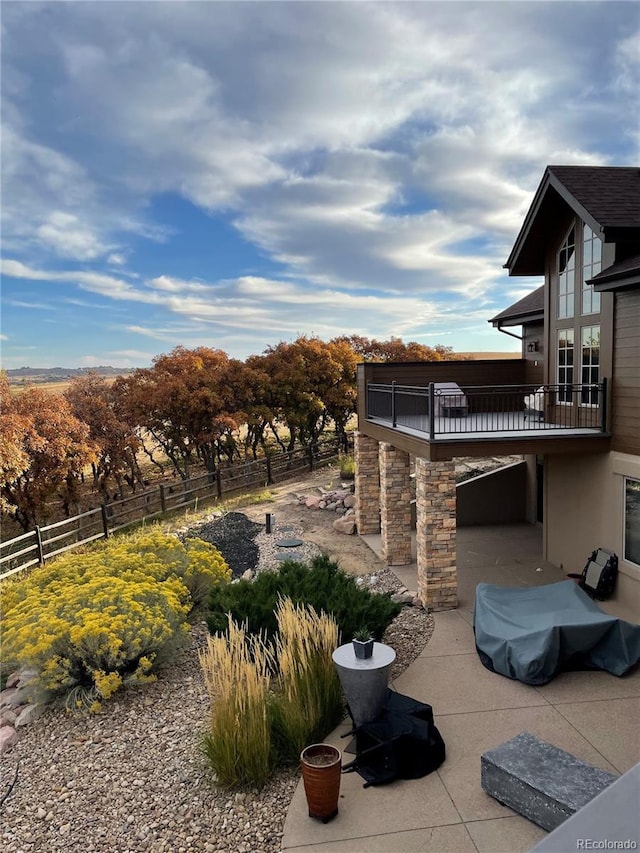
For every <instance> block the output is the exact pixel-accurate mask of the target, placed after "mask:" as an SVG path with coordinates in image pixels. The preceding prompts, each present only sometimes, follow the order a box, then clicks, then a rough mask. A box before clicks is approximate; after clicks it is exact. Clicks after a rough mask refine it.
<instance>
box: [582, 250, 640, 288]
mask: <svg viewBox="0 0 640 853" xmlns="http://www.w3.org/2000/svg"><path fill="white" fill-rule="evenodd" d="M588 283H589V284H593V286H594V287H595V289H596V290H600V291H602V290H618V289H619V288H621V287H630V286H632V285H635V286H638V285H640V255H634V256H633V257H632V258H625V259H624V260H623V261H618V262H617V263H615V264H612V265H611V266H610V267H607V268H606V270H603V271H602V272H601V273H598V275H597V276H595V277H594V278H592V279H591V280H590V281H589V282H588Z"/></svg>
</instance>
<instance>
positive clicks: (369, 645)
mask: <svg viewBox="0 0 640 853" xmlns="http://www.w3.org/2000/svg"><path fill="white" fill-rule="evenodd" d="M352 642H353V650H354V652H355V653H356V657H357V658H358V659H359V660H367V659H368V658H370V657H371V655H372V654H373V637H372V636H371V632H370V631H369V629H368V628H367V627H365V626H363V627H361V628H358V630H357V631H356V632H355V634H354V635H353V641H352Z"/></svg>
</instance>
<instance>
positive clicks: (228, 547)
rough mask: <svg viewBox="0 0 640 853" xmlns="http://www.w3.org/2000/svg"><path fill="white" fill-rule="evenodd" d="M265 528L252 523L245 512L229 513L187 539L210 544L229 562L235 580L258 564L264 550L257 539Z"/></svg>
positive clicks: (194, 531) (201, 526) (192, 530)
mask: <svg viewBox="0 0 640 853" xmlns="http://www.w3.org/2000/svg"><path fill="white" fill-rule="evenodd" d="M262 530H264V526H263V525H262V524H257V523H256V522H255V521H251V520H250V519H249V518H247V516H246V515H244V514H243V513H241V512H228V513H227V514H226V515H223V516H221V517H220V518H218V519H216V520H215V521H208V522H205V524H202V525H199V526H198V527H194V528H192V529H191V530H190V531H189V533H188V534H187V536H197V537H198V538H199V539H204V541H205V542H210V543H211V544H212V545H215V547H216V548H217V549H218V551H220V553H221V554H222V556H223V557H224V558H225V560H226V561H227V564H228V566H229V568H230V569H231V571H232V573H233V576H234V578H238V577H240V576H241V575H242V574H243V572H246V570H247V569H255V567H256V566H257V565H258V558H259V555H260V550H259V548H258V546H257V545H256V543H255V541H254V540H255V538H256V536H257V535H258V533H260V532H261V531H262Z"/></svg>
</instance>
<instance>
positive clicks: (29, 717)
mask: <svg viewBox="0 0 640 853" xmlns="http://www.w3.org/2000/svg"><path fill="white" fill-rule="evenodd" d="M42 711H43V707H42V705H33V704H31V705H25V706H24V707H23V708H21V709H20V713H19V714H18V716H17V717H16V721H15V723H14V725H15V727H16V728H18V727H19V726H28V725H29V723H31V722H33V720H37V719H38V717H39V716H40V715H41V714H42Z"/></svg>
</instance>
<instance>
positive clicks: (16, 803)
mask: <svg viewBox="0 0 640 853" xmlns="http://www.w3.org/2000/svg"><path fill="white" fill-rule="evenodd" d="M229 515H233V516H237V515H241V513H233V514H231V513H230V514H229ZM229 515H228V516H227V517H226V520H222V521H214V520H213V518H210V519H208V520H207V521H206V523H205V527H204V528H199V529H197V530H196V531H194V532H195V533H196V535H202V532H204V533H207V531H209V533H211V534H212V535H213V532H215V527H216V526H218V525H222V526H223V527H224V526H225V525H226V529H227V534H226V535H225V536H224V537H221V539H220V540H219V541H222V547H221V550H223V553H225V551H224V549H226V552H227V554H231V555H233V554H234V552H237V553H236V556H238V559H240V552H242V553H243V554H244V559H245V560H248V562H250V560H249V559H248V557H247V556H246V554H247V549H246V548H245V547H244V544H243V543H240V542H239V541H238V540H239V531H241V529H242V527H243V526H244V522H243V521H242V519H237V518H233V519H231V520H229ZM247 521H249V520H248V519H247ZM249 524H253V523H252V522H249ZM256 526H257V527H258V528H261V525H256ZM248 529H249V528H248ZM182 532H183V533H184V532H186V531H182ZM254 532H255V531H254ZM219 533H220V527H218V531H217V532H216V535H218V534H219ZM285 533H286V536H287V537H288V538H295V537H296V536H300V534H301V531H300V530H298V529H296V528H295V526H294V527H291V528H287V530H286V531H285V530H283V529H282V528H280V530H279V531H278V534H279V535H283V534H285ZM300 538H302V537H301V536H300ZM252 541H253V542H254V543H255V545H256V550H255V558H254V566H253V567H255V568H257V569H258V570H267V569H274V568H275V567H276V566H277V565H278V561H277V559H276V554H277V553H278V551H279V550H281V549H278V547H277V544H276V543H277V541H278V537H275V536H273V535H267V534H266V533H264V532H258V533H256V535H255V537H254V538H253V539H252ZM295 550H296V553H298V554H301V556H302V557H303V558H305V559H306V558H308V557H309V556H312V555H313V554H314V553H318V551H319V549H318V548H317V546H315V545H307V544H305V545H303V546H302V547H301V548H296V549H295ZM227 559H228V558H227ZM243 565H244V563H240V562H238V563H237V569H236V571H239V570H240V568H241V567H242V566H243ZM251 567H252V566H250V565H246V566H245V568H251ZM242 570H243V571H244V568H243V569H242ZM374 577H375V581H374ZM362 578H363V581H362V582H363V583H367V584H370V585H371V588H372V589H376V590H379V591H383V592H384V591H396V590H397V589H398V588H399V586H400V583H399V581H398V579H397V578H396V576H395V575H394V574H393V572H392V571H390V570H389V569H382V570H380V571H378V572H376V575H375V576H367V575H364V576H362ZM432 630H433V618H432V617H431V616H430V615H429V614H427V613H426V612H425V611H424V610H420V609H418V608H413V607H405V608H403V610H402V612H401V613H400V615H399V616H398V617H397V618H396V619H395V620H394V622H393V623H392V625H390V626H389V629H388V630H387V633H386V635H385V637H384V639H385V642H388V643H389V644H390V645H392V646H393V647H394V648H395V650H396V655H397V657H396V663H395V666H394V670H393V673H392V675H393V677H397V675H399V674H400V672H402V671H403V670H404V669H405V668H406V666H408V664H409V663H411V661H412V660H414V659H415V657H416V656H417V655H418V654H419V653H420V651H421V650H422V649H423V647H424V645H425V643H427V642H428V640H429V638H430V636H431V632H432ZM205 637H206V627H205V626H204V623H198V624H196V625H194V626H193V628H192V631H191V642H190V645H189V647H188V648H186V649H185V650H184V651H183V652H181V653H180V654H179V655H178V657H177V658H176V660H175V661H174V662H173V664H172V665H171V666H169V667H167V668H166V669H165V670H164V671H163V672H162V673H161V675H160V677H159V680H158V681H157V682H156V683H155V684H152V685H148V686H146V687H145V688H140V689H137V690H129V691H127V692H125V693H122V694H120V695H119V696H117V697H116V698H115V699H112V700H110V701H109V702H108V703H105V710H104V711H103V712H102V713H100V714H98V715H89V714H88V713H84V712H83V713H78V714H73V715H70V714H67V713H65V712H64V711H62V710H57V709H55V710H54V709H48V710H46V711H45V713H44V715H43V716H42V717H41V718H40V719H38V720H36V721H35V722H34V723H32V724H31V725H30V726H29V727H28V728H26V729H23V730H22V731H21V734H20V741H19V742H18V744H17V746H16V747H15V748H14V749H13V750H12V751H11V752H10V753H8V754H7V755H6V756H5V757H4V758H3V759H2V761H1V763H0V772H1V774H2V779H1V784H0V797H1V796H2V795H3V794H7V792H8V788H9V786H10V785H11V782H12V780H13V778H14V773H15V771H16V768H17V780H16V782H15V785H14V787H13V789H12V790H11V791H10V792H9V793H8V795H7V796H6V799H5V802H4V804H3V805H2V806H1V807H0V808H1V812H2V813H1V817H0V824H1V830H0V839H1V840H2V848H3V850H4V851H5V853H26V851H38V853H40V851H46V853H58V851H60V853H62V851H65V853H94V851H95V853H142V851H145V853H155V851H167V853H187V851H198V853H202V851H205V853H218V851H219V853H272V851H273V853H275V851H279V850H280V841H281V837H282V829H283V826H284V819H285V816H286V813H287V809H288V807H289V803H290V801H291V797H292V795H293V791H294V789H295V786H296V784H297V782H298V779H299V774H298V771H297V770H289V771H284V772H280V773H278V774H277V775H276V776H275V777H274V778H273V779H272V780H271V781H270V782H269V784H268V785H267V786H266V787H265V788H264V789H263V790H262V791H260V792H257V791H247V792H235V793H233V792H226V791H221V790H219V789H217V788H216V787H215V786H214V784H213V779H212V774H211V771H210V769H209V768H208V766H207V765H206V763H205V761H204V758H203V756H202V753H201V749H200V743H201V736H202V733H203V731H204V728H205V726H206V720H207V706H208V703H207V696H206V691H205V688H204V685H203V682H202V678H201V675H200V669H199V665H198V656H197V650H198V648H199V647H200V646H201V645H202V643H203V642H204V641H205Z"/></svg>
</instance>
